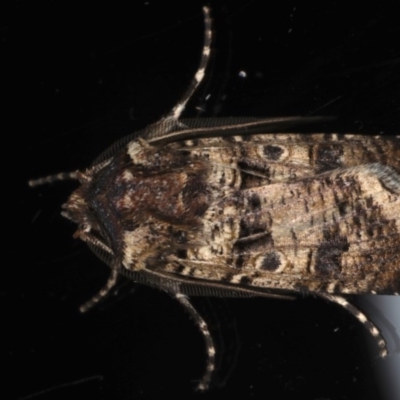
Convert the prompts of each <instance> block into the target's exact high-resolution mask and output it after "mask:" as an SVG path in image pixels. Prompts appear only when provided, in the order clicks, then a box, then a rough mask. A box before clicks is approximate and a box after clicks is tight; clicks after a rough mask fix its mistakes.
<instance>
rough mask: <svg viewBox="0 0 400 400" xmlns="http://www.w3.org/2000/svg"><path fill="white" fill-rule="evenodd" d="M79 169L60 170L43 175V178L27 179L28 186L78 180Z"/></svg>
mask: <svg viewBox="0 0 400 400" xmlns="http://www.w3.org/2000/svg"><path fill="white" fill-rule="evenodd" d="M78 179H79V171H75V172H60V173H59V174H54V175H48V176H44V177H43V178H38V179H31V180H30V181H28V185H29V186H30V187H35V186H41V185H48V184H51V183H54V182H58V181H66V180H78Z"/></svg>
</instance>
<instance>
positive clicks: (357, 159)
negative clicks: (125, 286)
mask: <svg viewBox="0 0 400 400" xmlns="http://www.w3.org/2000/svg"><path fill="white" fill-rule="evenodd" d="M231 139H234V141H233V143H232V142H231V143H230V144H226V143H224V142H225V141H226V139H224V140H223V141H221V139H220V138H213V139H201V141H197V142H193V141H191V142H190V143H189V142H188V143H186V144H185V146H184V147H185V148H186V150H187V149H188V148H191V152H192V156H193V157H195V158H199V157H201V158H205V159H207V160H208V162H209V163H210V164H212V165H213V168H214V169H215V171H214V172H213V173H211V174H210V175H209V176H208V180H209V181H210V182H213V184H214V185H215V187H218V184H220V185H221V187H220V189H219V190H215V192H214V195H213V200H212V202H211V203H210V204H209V207H208V209H207V211H206V212H205V214H204V215H203V216H202V222H201V225H202V229H201V230H196V231H195V233H193V234H192V235H191V236H190V238H189V240H188V244H187V248H188V250H187V252H186V253H185V256H184V257H182V256H181V255H176V256H175V257H172V256H171V257H170V258H169V261H170V262H169V263H167V264H166V265H165V267H164V268H165V270H166V271H168V272H169V273H172V274H174V273H176V274H179V275H180V276H188V277H192V278H195V279H206V280H209V281H213V282H217V281H218V282H226V283H227V284H230V285H232V284H233V285H238V286H241V287H259V288H269V289H276V290H279V289H286V290H294V291H299V290H303V289H306V290H311V291H315V292H330V293H371V292H378V293H395V292H398V291H400V254H399V251H398V248H399V246H400V233H399V232H400V217H399V216H400V178H399V173H398V172H399V170H400V169H399V160H400V150H399V140H398V138H392V139H387V140H385V139H382V138H379V139H378V138H372V137H366V136H360V135H352V136H349V135H345V136H337V137H336V136H326V135H271V136H269V135H268V136H267V135H259V136H257V137H254V136H253V137H252V142H251V143H247V142H246V141H244V142H242V139H241V138H236V137H234V138H231ZM324 139H325V140H324ZM272 143H274V144H272ZM246 144H248V147H246ZM180 146H181V145H180V144H176V148H177V149H178V148H179V147H180ZM266 146H268V148H267V149H266ZM271 146H275V147H276V149H277V150H275V149H271ZM223 149H224V150H223ZM280 150H281V151H280ZM268 151H269V152H270V154H275V155H278V156H279V157H277V156H276V157H275V158H276V160H274V162H272V161H271V160H269V161H268V162H266V163H265V164H264V167H263V169H262V168H257V172H258V173H259V174H260V175H261V174H262V173H265V175H266V176H265V178H262V179H263V181H262V183H263V184H261V185H257V184H255V183H254V182H253V183H252V184H250V182H251V181H250V180H249V179H248V178H247V177H248V176H251V177H252V176H254V175H252V174H251V171H249V169H250V168H251V167H253V171H254V170H255V168H254V165H255V164H254V163H253V164H251V165H250V161H251V160H254V159H256V160H257V162H258V161H259V160H261V161H263V162H264V160H262V157H261V155H262V154H264V155H265V153H268ZM306 151H307V154H308V158H307V157H306V155H305V153H306ZM257 155H258V156H259V160H258V159H257ZM283 155H285V156H283ZM270 158H272V157H270ZM245 160H246V162H247V168H244V167H243V163H244V162H245ZM323 161H324V163H325V164H324V165H325V168H322V171H324V169H326V168H328V170H327V171H325V172H322V171H321V165H322V164H323ZM299 165H301V166H303V167H304V168H296V167H297V166H299ZM258 166H259V164H258ZM327 166H328V167H327ZM290 169H292V170H293V171H292V174H289V173H288V171H289V170H290ZM224 171H225V172H224ZM226 171H230V172H229V173H227V172H226ZM232 171H234V173H233V172H232ZM304 171H307V172H306V173H304ZM319 171H321V172H319ZM267 172H268V174H267ZM271 172H272V173H271ZM238 175H239V176H238ZM267 175H268V176H267ZM288 177H289V178H288ZM222 178H223V179H222ZM218 179H220V182H215V181H216V180H218ZM222 181H223V182H222ZM210 186H212V185H210ZM210 190H211V189H210Z"/></svg>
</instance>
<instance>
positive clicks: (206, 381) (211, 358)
mask: <svg viewBox="0 0 400 400" xmlns="http://www.w3.org/2000/svg"><path fill="white" fill-rule="evenodd" d="M175 298H176V299H177V300H178V301H179V303H181V304H182V305H183V306H184V307H185V309H186V310H187V311H188V312H189V314H190V315H191V317H192V318H193V320H194V322H195V323H196V325H197V326H198V327H199V329H200V332H201V334H202V335H203V337H204V341H205V344H206V352H207V363H206V370H205V372H204V375H203V377H202V378H201V380H200V382H199V384H198V385H197V390H199V391H201V392H204V391H205V390H207V389H208V388H209V386H210V382H211V377H212V374H213V372H214V370H215V344H214V340H213V338H212V336H211V333H210V330H209V329H208V326H207V323H206V322H205V321H204V319H203V318H202V316H201V315H200V314H199V313H198V312H197V310H196V309H195V308H194V307H193V306H192V303H190V301H189V299H188V297H187V296H185V295H184V294H182V293H176V294H175Z"/></svg>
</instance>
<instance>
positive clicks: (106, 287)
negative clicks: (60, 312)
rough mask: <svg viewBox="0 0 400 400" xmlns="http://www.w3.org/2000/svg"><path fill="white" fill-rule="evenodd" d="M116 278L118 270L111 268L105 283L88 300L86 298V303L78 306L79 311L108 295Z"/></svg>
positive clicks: (83, 310)
mask: <svg viewBox="0 0 400 400" xmlns="http://www.w3.org/2000/svg"><path fill="white" fill-rule="evenodd" d="M117 278H118V272H117V271H116V270H115V269H112V270H111V273H110V276H109V277H108V280H107V283H106V284H105V285H104V286H103V288H102V289H101V290H99V292H98V293H96V294H95V295H94V296H93V297H92V298H91V299H90V300H88V301H87V302H86V303H84V304H82V305H81V306H80V307H79V311H80V312H81V313H84V312H86V311H88V310H90V309H91V308H92V307H93V306H95V305H96V304H97V303H98V302H99V301H101V300H103V299H104V298H105V297H106V296H107V295H108V293H110V290H111V289H112V288H113V287H114V286H115V284H116V283H117Z"/></svg>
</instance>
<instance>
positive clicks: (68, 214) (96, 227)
mask: <svg viewBox="0 0 400 400" xmlns="http://www.w3.org/2000/svg"><path fill="white" fill-rule="evenodd" d="M101 167H104V166H103V165H102V166H101ZM101 169H102V168H99V167H92V168H91V169H88V170H86V171H85V172H81V171H76V172H69V173H60V174H56V175H49V176H46V177H44V178H39V179H36V180H31V181H29V182H28V183H29V186H31V187H36V186H40V185H45V184H50V183H54V182H57V181H62V180H76V181H78V182H79V183H80V185H79V187H78V188H77V189H76V190H74V191H73V192H72V194H71V195H70V197H69V198H68V200H67V202H66V203H64V204H63V205H62V209H63V211H62V213H61V215H62V216H63V217H65V218H67V219H68V220H70V221H72V222H73V223H75V224H76V225H77V230H76V232H75V233H74V237H75V238H80V239H81V240H83V241H85V242H88V243H91V244H95V245H96V246H97V247H101V248H102V249H103V250H106V252H107V253H109V254H112V251H111V249H110V246H109V239H108V235H107V233H106V230H105V229H104V227H103V226H102V224H101V219H100V218H99V217H98V216H97V215H96V211H95V209H94V207H93V206H92V205H91V202H90V191H91V184H92V181H93V179H94V177H95V176H96V174H97V173H98V172H99V171H100V170H101Z"/></svg>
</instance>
